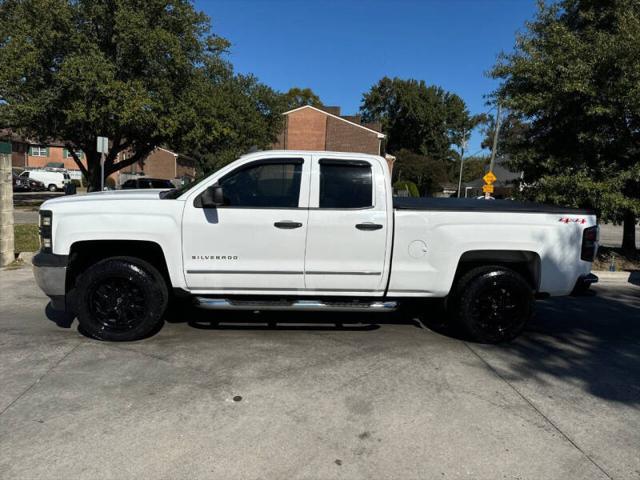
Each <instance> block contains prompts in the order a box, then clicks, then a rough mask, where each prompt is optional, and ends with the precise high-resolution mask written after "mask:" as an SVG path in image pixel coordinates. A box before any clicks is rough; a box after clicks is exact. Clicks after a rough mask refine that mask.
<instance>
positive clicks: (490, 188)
mask: <svg viewBox="0 0 640 480" xmlns="http://www.w3.org/2000/svg"><path fill="white" fill-rule="evenodd" d="M482 191H483V192H484V193H493V185H483V186H482Z"/></svg>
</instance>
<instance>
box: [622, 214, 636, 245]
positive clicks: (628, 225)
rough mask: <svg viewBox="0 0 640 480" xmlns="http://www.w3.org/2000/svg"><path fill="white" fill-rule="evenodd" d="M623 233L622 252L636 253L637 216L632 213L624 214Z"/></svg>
mask: <svg viewBox="0 0 640 480" xmlns="http://www.w3.org/2000/svg"><path fill="white" fill-rule="evenodd" d="M623 225H624V227H623V231H622V251H623V252H624V253H627V254H635V253H636V216H635V215H634V214H633V212H632V211H630V210H627V211H626V212H624V224H623Z"/></svg>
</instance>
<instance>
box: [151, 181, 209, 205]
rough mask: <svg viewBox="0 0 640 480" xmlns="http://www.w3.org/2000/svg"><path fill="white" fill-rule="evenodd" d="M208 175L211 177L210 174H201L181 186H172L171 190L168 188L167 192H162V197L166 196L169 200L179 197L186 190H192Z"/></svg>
mask: <svg viewBox="0 0 640 480" xmlns="http://www.w3.org/2000/svg"><path fill="white" fill-rule="evenodd" d="M207 177H209V175H201V176H200V177H198V178H196V179H195V180H194V181H193V182H191V183H185V184H184V185H182V186H181V187H178V188H172V189H171V190H167V191H166V192H160V198H164V199H167V200H173V199H175V198H178V197H179V196H180V195H182V194H183V193H184V192H186V191H187V190H191V188H193V187H195V186H196V185H197V184H199V183H200V182H201V181H202V180H204V179H205V178H207Z"/></svg>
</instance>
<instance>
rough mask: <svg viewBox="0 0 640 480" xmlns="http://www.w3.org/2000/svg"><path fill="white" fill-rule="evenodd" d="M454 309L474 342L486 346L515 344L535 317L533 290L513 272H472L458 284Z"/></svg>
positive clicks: (491, 268)
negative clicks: (533, 316)
mask: <svg viewBox="0 0 640 480" xmlns="http://www.w3.org/2000/svg"><path fill="white" fill-rule="evenodd" d="M452 300H453V301H452V302H451V308H452V309H453V312H452V313H454V315H455V317H456V318H457V320H458V321H459V323H460V325H461V326H462V328H463V329H464V330H465V331H466V333H467V334H469V335H470V336H471V337H472V339H474V340H476V341H479V342H483V343H500V342H507V341H509V340H513V339H514V338H515V337H517V336H518V335H519V334H520V333H521V332H522V330H524V328H525V326H526V324H527V322H528V321H529V319H530V318H531V316H532V314H533V288H532V287H531V285H530V284H529V282H527V280H526V279H525V278H524V277H523V276H522V275H520V274H519V273H518V272H515V271H513V270H511V269H509V268H506V267H502V266H498V265H496V266H485V267H478V268H474V269H472V270H470V271H469V272H467V273H466V274H465V275H463V276H462V277H461V278H460V280H459V282H457V285H456V288H455V292H454V296H453V299H452Z"/></svg>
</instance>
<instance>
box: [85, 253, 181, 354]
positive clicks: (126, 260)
mask: <svg viewBox="0 0 640 480" xmlns="http://www.w3.org/2000/svg"><path fill="white" fill-rule="evenodd" d="M76 289H77V293H76V296H75V302H76V305H75V307H76V311H77V313H78V321H79V323H80V329H81V332H82V333H84V334H86V335H87V336H90V337H92V338H95V339H98V340H108V341H115V342H126V341H132V340H139V339H142V338H145V337H148V336H150V335H152V334H154V333H156V332H157V331H158V330H159V329H160V328H161V327H162V324H163V323H164V320H163V314H164V312H165V310H166V308H167V301H168V298H169V294H168V289H167V284H166V282H165V280H164V278H163V277H162V275H161V274H160V272H158V270H157V269H156V268H155V267H153V266H152V265H151V264H149V263H147V262H145V261H144V260H140V259H138V258H133V257H112V258H107V259H105V260H102V261H100V262H98V263H96V264H95V265H92V266H91V267H89V268H88V269H87V270H86V271H85V272H84V273H83V274H82V275H80V276H79V277H78V280H77V281H76Z"/></svg>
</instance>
